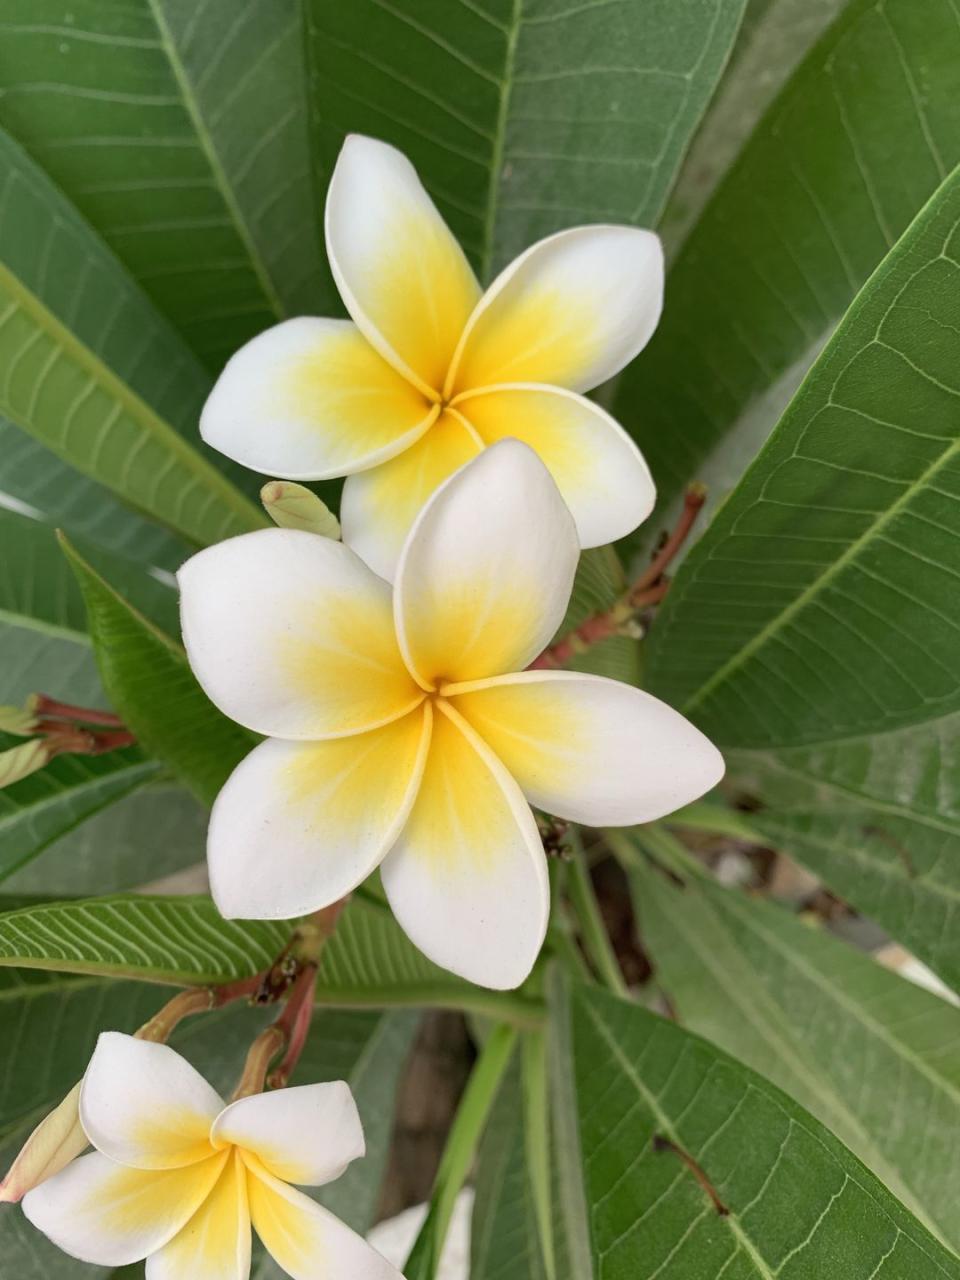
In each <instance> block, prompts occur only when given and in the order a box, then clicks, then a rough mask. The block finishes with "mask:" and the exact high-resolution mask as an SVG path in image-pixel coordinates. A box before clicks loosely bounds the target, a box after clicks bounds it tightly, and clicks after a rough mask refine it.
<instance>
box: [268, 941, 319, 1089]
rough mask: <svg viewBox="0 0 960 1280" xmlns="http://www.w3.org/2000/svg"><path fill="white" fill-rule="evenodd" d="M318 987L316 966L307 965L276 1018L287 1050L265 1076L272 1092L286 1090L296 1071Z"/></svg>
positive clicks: (308, 1029)
mask: <svg viewBox="0 0 960 1280" xmlns="http://www.w3.org/2000/svg"><path fill="white" fill-rule="evenodd" d="M316 984H317V967H316V965H313V964H311V965H308V966H307V967H306V968H305V969H304V970H303V972H302V973H301V975H300V977H299V979H298V980H297V983H296V984H295V986H294V988H293V990H292V991H291V992H290V996H289V999H288V1000H287V1006H286V1008H285V1009H284V1011H283V1013H282V1014H281V1015H280V1017H279V1018H278V1019H277V1022H276V1025H277V1026H278V1027H280V1028H281V1029H282V1030H283V1031H284V1033H285V1035H286V1037H287V1051H286V1053H285V1054H284V1056H283V1061H282V1062H281V1063H280V1065H279V1066H278V1067H276V1068H275V1070H273V1071H272V1072H271V1073H270V1075H269V1076H268V1077H267V1085H268V1087H269V1088H271V1089H284V1088H286V1086H287V1084H288V1082H289V1080H290V1077H291V1076H292V1075H293V1073H294V1071H295V1070H296V1067H297V1063H298V1062H299V1061H300V1055H301V1054H302V1053H303V1048H304V1045H305V1044H306V1043H307V1036H308V1035H309V1033H310V1022H311V1020H312V1018H313V997H314V992H315V990H316Z"/></svg>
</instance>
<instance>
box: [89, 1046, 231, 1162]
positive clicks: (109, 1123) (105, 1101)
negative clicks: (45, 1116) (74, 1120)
mask: <svg viewBox="0 0 960 1280" xmlns="http://www.w3.org/2000/svg"><path fill="white" fill-rule="evenodd" d="M222 1106H223V1102H222V1101H221V1099H220V1097H219V1095H218V1094H217V1093H216V1092H215V1091H214V1090H213V1089H211V1088H210V1086H209V1085H208V1084H207V1082H206V1080H204V1078H203V1076H202V1075H200V1073H199V1072H198V1071H196V1070H194V1068H193V1067H192V1066H191V1065H190V1063H189V1062H187V1060H186V1058H181V1056H180V1054H179V1053H176V1052H175V1051H174V1050H173V1049H171V1048H169V1047H168V1046H167V1045H165V1044H154V1043H152V1042H151V1041H149V1040H137V1039H135V1037H133V1036H125V1035H121V1034H120V1033H119V1032H116V1031H105V1032H103V1034H102V1035H101V1036H100V1038H99V1040H98V1041H97V1047H96V1049H95V1050H94V1052H93V1057H92V1058H91V1059H90V1065H89V1066H88V1067H87V1071H86V1074H85V1076H84V1078H83V1085H82V1087H81V1090H80V1122H81V1124H82V1125H83V1127H84V1130H85V1131H86V1134H87V1137H88V1138H89V1139H90V1141H91V1142H92V1143H93V1145H94V1146H95V1147H96V1148H97V1150H98V1151H101V1152H102V1153H103V1154H104V1155H105V1156H109V1157H110V1159H111V1160H116V1161H118V1162H119V1163H120V1164H125V1165H132V1166H133V1167H134V1168H136V1169H176V1168H179V1167H180V1166H182V1165H187V1164H193V1163H195V1162H196V1161H198V1160H206V1159H208V1158H209V1157H210V1156H211V1155H212V1154H213V1148H212V1147H211V1145H210V1126H211V1125H212V1124H213V1122H214V1120H215V1119H216V1118H217V1115H218V1114H219V1112H220V1109H221V1107H222Z"/></svg>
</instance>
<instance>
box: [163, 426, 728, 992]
mask: <svg viewBox="0 0 960 1280" xmlns="http://www.w3.org/2000/svg"><path fill="white" fill-rule="evenodd" d="M579 551H580V548H579V545H578V542H577V535H576V530H575V528H574V523H573V519H572V517H571V515H570V512H569V511H568V510H567V507H566V506H565V504H564V502H563V499H562V498H561V496H560V492H559V490H558V489H557V486H556V484H555V483H554V481H553V479H552V478H551V476H550V473H549V472H548V471H547V469H546V468H545V467H544V465H543V463H542V462H540V460H539V459H538V458H537V456H536V454H534V453H533V452H532V450H530V449H529V448H528V447H527V446H526V445H524V444H521V443H519V442H517V441H515V440H507V441H503V442H501V443H500V444H497V445H494V446H493V447H492V448H490V449H488V450H486V451H485V452H483V453H481V454H480V455H479V456H478V457H477V458H476V459H474V461H473V462H470V463H468V464H467V465H466V466H464V467H463V468H462V469H461V470H460V471H458V472H457V473H456V474H455V475H454V476H453V477H451V478H450V479H449V480H448V481H447V482H446V483H445V484H444V485H443V486H442V487H441V488H440V489H438V490H437V491H436V492H435V493H434V495H433V497H432V498H431V499H430V500H429V501H428V503H427V505H426V506H425V507H424V509H423V510H422V512H421V513H420V515H419V517H418V518H417V521H416V522H415V524H414V526H413V528H412V530H411V531H410V534H409V536H408V538H407V540H406V543H405V545H404V548H403V551H402V554H401V556H400V563H399V567H398V571H397V581H396V586H395V588H394V590H393V591H392V592H391V589H390V587H389V585H388V584H387V583H386V582H384V581H383V580H382V579H381V578H378V577H376V575H375V574H373V573H372V572H371V570H370V569H369V568H368V567H367V566H366V565H365V564H364V562H363V561H362V560H360V558H359V557H358V556H357V555H356V554H355V553H354V552H353V551H351V550H350V549H349V548H348V547H345V546H344V545H343V544H342V543H337V542H333V541H331V540H330V539H327V538H320V537H317V536H316V535H314V534H309V533H302V532H299V531H297V530H292V529H268V530H261V531H259V532H257V533H250V534H245V535H243V536H242V537H239V538H233V539H230V540H229V541H227V542H221V543H219V544H218V545H217V546H214V547H210V548H208V549H207V550H205V551H201V552H200V553H199V554H198V555H196V556H194V557H193V558H192V559H191V560H188V561H187V563H186V564H185V565H184V566H183V568H182V569H181V570H180V575H179V581H180V587H181V593H182V597H181V608H182V619H183V634H184V640H185V643H186V647H187V654H188V656H189V659H190V663H191V665H192V667H193V670H194V673H195V674H196V676H197V678H198V679H199V681H200V683H201V684H202V685H203V687H204V689H205V690H206V692H207V693H208V695H209V696H210V697H211V698H212V700H213V701H214V702H215V703H216V704H217V705H218V706H219V707H220V708H221V710H223V711H224V712H225V713H226V714H227V715H228V716H231V717H232V718H233V719H234V720H237V721H239V722H240V723H241V724H244V725H247V726H248V727H249V728H251V729H254V730H256V731H258V732H259V733H263V734H266V735H268V738H269V740H268V741H267V742H264V743H262V744H261V745H260V746H258V747H256V748H255V749H254V750H253V751H252V752H251V753H250V755H249V756H247V758H246V759H245V760H244V761H242V762H241V764H240V765H239V766H238V767H237V769H236V770H235V771H234V773H233V774H232V775H231V777H230V778H229V780H228V781H227V783H226V785H225V786H224V788H223V790H222V791H221V792H220V795H219V797H218V798H217V801H216V804H215V805H214V809H213V814H212V818H211V823H210V831H209V837H208V846H207V851H208V858H209V865H210V877H211V884H212V889H213V895H214V898H215V900H216V903H217V906H218V907H219V908H220V910H221V912H222V913H223V914H224V915H225V916H228V917H235V916H241V917H243V916H245V917H258V918H272V917H281V918H285V917H290V916H296V915H301V914H304V913H307V912H310V911H314V910H316V909H318V908H320V907H323V906H325V905H327V904H329V903H332V902H334V901H336V900H337V899H339V898H341V897H343V896H344V895H345V894H347V893H348V892H349V891H350V890H351V889H353V888H354V887H355V886H356V885H357V884H359V883H360V882H361V881H362V880H364V879H365V878H366V877H367V876H368V875H370V873H371V872H372V871H373V870H374V869H375V868H376V867H378V866H380V868H381V872H382V879H383V885H384V888H385V890H386V894H387V897H388V899H389V901H390V904H391V906H392V908H393V911H394V913H395V915H396V917H397V919H398V920H399V922H400V924H401V926H402V927H403V928H404V929H405V930H406V932H407V934H408V935H409V936H410V938H411V939H412V940H413V941H414V942H415V943H416V944H417V946H418V947H420V948H421V950H423V951H424V952H425V953H426V954H427V955H428V956H429V957H430V958H431V959H432V960H434V961H436V962H437V963H438V964H440V965H443V966H444V967H445V968H447V969H450V970H452V971H453V972H455V973H458V974H460V975H462V976H463V977H466V978H468V979H470V980H471V981H474V982H477V983H481V984H483V985H485V986H488V987H498V988H509V987H513V986H516V985H518V984H519V983H520V982H522V981H523V979H524V978H525V977H526V976H527V974H528V973H529V971H530V969H531V966H532V965H533V962H534V960H535V959H536V957H537V954H538V952H539V950H540V946H541V943H542V941H543V937H544V933H545V930H546V926H547V916H548V912H549V890H548V882H547V869H546V861H545V856H544V852H543V847H542V844H541V841H540V836H539V833H538V829H537V824H536V821H535V820H534V816H533V813H532V812H531V809H530V805H531V804H535V805H537V806H539V807H540V808H543V809H545V810H547V811H549V812H550V813H553V814H556V815H557V816H559V817H562V818H569V819H572V820H574V821H578V822H586V823H591V824H594V825H609V824H628V823H636V822H648V821H652V820H653V819H655V818H659V817H662V816H663V815H664V814H666V813H669V812H671V811H672V810H673V809H676V808H678V807H679V806H680V805H683V804H686V803H687V802H689V801H691V800H694V799H695V798H696V797H697V796H699V795H702V794H703V792H705V791H707V790H708V789H709V788H710V787H712V786H714V784H715V783H716V782H718V781H719V779H720V777H721V775H722V773H723V761H722V758H721V756H720V754H719V752H718V751H717V750H716V748H715V747H713V746H712V745H711V743H710V742H708V741H707V739H706V738H705V737H704V736H703V735H702V734H701V733H700V732H699V731H698V730H697V729H695V728H694V727H693V726H692V725H691V724H689V723H688V722H687V721H686V720H685V719H684V718H683V717H682V716H680V715H678V714H677V712H675V711H672V710H671V709H670V708H669V707H667V706H665V705H664V704H663V703H662V702H659V701H658V700H657V699H656V698H653V697H651V696H650V695H649V694H646V693H643V692H641V691H640V690H638V689H634V688H632V687H631V686H629V685H625V684H620V683H618V682H617V681H613V680H607V679H602V678H600V677H596V676H586V675H577V674H574V673H571V672H557V671H539V670H538V671H524V668H525V667H526V666H528V664H529V663H530V662H531V661H532V660H533V659H534V658H535V657H536V656H537V655H538V654H539V653H540V652H541V651H542V650H543V649H544V647H545V646H546V645H547V644H548V643H549V642H550V640H551V639H552V637H553V635H554V633H555V632H556V630H557V628H558V626H559V625H560V623H561V621H562V619H563V616H564V613H565V612H566V608H567V603H568V601H569V598H570V592H571V589H572V586H573V577H574V572H575V570H576V566H577V560H578V556H579Z"/></svg>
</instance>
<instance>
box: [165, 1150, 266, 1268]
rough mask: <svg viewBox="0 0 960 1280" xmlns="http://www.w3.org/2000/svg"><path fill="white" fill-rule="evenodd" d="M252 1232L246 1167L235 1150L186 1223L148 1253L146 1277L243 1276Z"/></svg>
mask: <svg viewBox="0 0 960 1280" xmlns="http://www.w3.org/2000/svg"><path fill="white" fill-rule="evenodd" d="M251 1235H252V1233H251V1231H250V1208H249V1205H248V1203H247V1169H246V1165H244V1163H243V1161H242V1160H241V1158H240V1155H239V1153H238V1152H234V1153H232V1154H231V1155H230V1156H229V1158H228V1159H227V1162H226V1164H225V1165H224V1168H223V1172H222V1173H221V1174H220V1178H219V1180H218V1181H217V1184H216V1186H215V1187H214V1188H213V1190H212V1191H211V1192H210V1194H209V1196H207V1198H206V1200H205V1201H204V1202H203V1204H202V1205H201V1206H200V1208H199V1209H198V1210H197V1212H196V1213H195V1214H194V1215H193V1217H192V1218H191V1219H190V1221H189V1222H188V1223H187V1224H186V1226H184V1227H183V1228H182V1229H181V1230H180V1231H178V1232H177V1234H176V1235H175V1236H174V1237H173V1239H172V1240H171V1241H170V1243H169V1244H167V1245H164V1247H163V1248H162V1249H161V1250H160V1251H159V1252H158V1253H154V1254H152V1255H151V1256H150V1257H149V1258H148V1259H147V1268H146V1280H248V1277H249V1275H250V1254H251V1243H252V1240H251Z"/></svg>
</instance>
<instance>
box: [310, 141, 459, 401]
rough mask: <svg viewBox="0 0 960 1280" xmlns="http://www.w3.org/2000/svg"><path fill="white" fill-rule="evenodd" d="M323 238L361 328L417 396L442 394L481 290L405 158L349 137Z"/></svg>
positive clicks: (330, 196)
mask: <svg viewBox="0 0 960 1280" xmlns="http://www.w3.org/2000/svg"><path fill="white" fill-rule="evenodd" d="M326 237H327V256H328V258H329V260H330V267H331V270H332V271H333V276H334V279H335V280H336V282H337V287H338V289H339V290H340V296H341V297H342V298H343V301H344V303H345V304H346V307H347V310H348V311H349V312H350V314H351V316H352V317H353V319H354V320H355V321H356V323H357V325H358V327H359V328H360V329H361V330H362V331H363V333H364V334H365V336H366V337H367V339H368V340H369V342H370V343H371V344H372V345H373V346H374V347H375V348H376V349H377V350H378V351H379V352H380V353H381V354H382V355H383V356H384V357H385V358H386V359H387V360H389V361H390V363H391V364H392V365H393V366H394V367H395V368H396V369H398V370H399V371H400V372H402V373H403V374H404V375H405V376H407V377H409V378H410V379H411V380H412V381H413V382H414V383H415V384H416V385H417V386H418V387H419V388H420V389H421V390H422V391H424V392H434V393H436V392H439V391H440V390H441V388H442V386H443V379H444V376H445V374H446V372H447V368H448V366H449V364H450V359H451V357H452V356H453V352H454V349H455V348H456V345H457V342H458V340H459V338H460V334H461V332H462V330H463V327H464V325H465V324H466V322H467V318H468V317H469V315H470V313H471V311H472V310H473V308H474V306H475V305H476V302H477V300H478V298H479V297H480V287H479V285H478V284H477V282H476V279H475V277H474V275H473V272H472V271H471V269H470V266H469V264H468V262H467V260H466V258H465V257H464V254H463V250H462V249H461V248H460V246H459V245H458V244H457V242H456V240H455V239H454V237H453V236H452V235H451V233H450V231H449V229H448V228H447V226H446V224H445V223H444V221H443V219H442V218H441V217H440V214H439V213H438V212H437V210H436V208H435V207H434V204H433V202H432V201H431V199H430V197H429V196H428V195H427V193H426V191H425V190H424V189H423V185H422V184H421V182H420V179H419V178H418V177H417V173H416V170H415V169H414V167H413V165H412V164H411V163H410V161H409V160H408V159H407V158H406V156H404V155H402V154H401V153H400V152H399V151H397V150H395V149H394V148H393V147H390V146H387V144H386V143H383V142H377V141H376V140H375V139H373V138H366V137H361V136H359V135H357V134H353V135H351V136H350V137H348V138H347V140H346V142H345V143H344V144H343V148H342V150H341V152H340V156H339V159H338V160H337V164H336V168H335V169H334V172H333V177H332V178H331V180H330V189H329V192H328V195H327V206H326Z"/></svg>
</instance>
